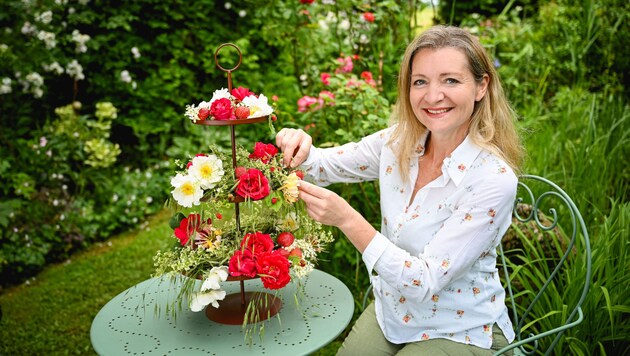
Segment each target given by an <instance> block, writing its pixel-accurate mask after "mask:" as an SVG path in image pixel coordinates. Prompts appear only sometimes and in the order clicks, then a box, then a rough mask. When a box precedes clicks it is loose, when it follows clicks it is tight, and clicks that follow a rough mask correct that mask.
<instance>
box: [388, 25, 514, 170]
mask: <svg viewBox="0 0 630 356" xmlns="http://www.w3.org/2000/svg"><path fill="white" fill-rule="evenodd" d="M425 48H430V49H440V48H456V49H458V50H460V51H462V53H464V55H465V56H466V58H467V59H468V66H469V68H470V71H471V72H472V74H473V76H474V78H475V81H476V82H477V83H480V82H481V80H482V78H483V76H484V75H485V74H487V75H488V77H489V83H488V88H487V92H486V95H484V97H483V98H482V99H481V100H480V101H478V102H476V103H475V107H474V109H473V113H472V117H471V122H470V127H469V135H470V138H471V140H472V141H473V142H474V143H475V144H477V145H478V146H480V147H482V148H484V149H486V150H488V151H489V152H491V153H493V154H495V155H496V156H498V157H500V158H501V159H503V160H504V161H505V162H506V163H507V164H508V165H509V166H510V167H511V168H512V169H513V170H514V171H515V172H518V171H519V167H520V164H521V161H522V157H523V149H522V146H521V143H520V139H519V135H518V132H517V129H516V125H515V121H516V113H515V112H514V110H513V109H512V107H511V106H510V104H509V103H508V101H507V99H506V97H505V94H504V92H503V88H502V86H501V82H500V80H499V75H498V73H497V71H496V70H495V68H494V65H493V63H492V61H491V60H490V57H489V56H488V54H487V53H486V51H485V49H484V48H483V46H482V45H481V43H480V42H479V40H478V39H477V38H476V37H474V36H473V35H471V34H470V33H469V32H467V31H466V30H463V29H461V28H458V27H455V26H442V25H438V26H434V27H431V28H430V29H428V30H426V31H424V32H423V33H422V34H420V35H419V36H418V37H416V38H415V39H414V40H413V41H412V42H411V43H410V44H409V45H408V46H407V49H406V51H405V54H404V56H403V59H402V63H401V66H400V72H399V76H398V100H397V102H396V105H395V106H394V110H393V112H392V121H393V122H397V123H398V125H397V126H396V127H395V128H394V130H393V132H392V136H391V138H390V140H389V145H390V147H392V149H393V150H394V153H395V154H396V158H397V159H398V161H399V162H400V163H401V165H400V170H401V176H402V178H403V180H404V181H408V180H409V165H408V164H405V162H409V160H410V159H411V154H412V152H414V151H415V150H416V146H417V144H418V140H419V139H420V137H421V136H422V135H424V134H425V133H426V130H427V128H426V127H425V126H424V125H423V124H422V123H420V121H419V120H418V119H417V118H416V116H415V114H414V113H413V109H412V105H411V101H410V98H409V88H410V87H411V63H412V61H413V58H414V56H415V55H416V54H417V53H418V52H420V51H421V50H422V49H425Z"/></svg>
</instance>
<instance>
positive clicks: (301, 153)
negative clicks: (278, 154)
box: [291, 134, 313, 168]
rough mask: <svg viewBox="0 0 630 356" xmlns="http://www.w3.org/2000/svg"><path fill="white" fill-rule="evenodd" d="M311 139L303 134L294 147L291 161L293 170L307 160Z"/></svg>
mask: <svg viewBox="0 0 630 356" xmlns="http://www.w3.org/2000/svg"><path fill="white" fill-rule="evenodd" d="M312 140H313V139H312V138H311V136H309V135H306V134H304V135H303V136H302V138H301V140H300V142H299V143H298V146H297V147H296V149H297V151H295V153H294V155H293V160H291V167H292V168H295V167H297V166H299V165H300V164H302V163H303V162H304V161H306V158H308V154H309V152H310V150H311V146H312Z"/></svg>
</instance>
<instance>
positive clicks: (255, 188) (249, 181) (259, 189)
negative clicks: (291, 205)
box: [236, 168, 271, 200]
mask: <svg viewBox="0 0 630 356" xmlns="http://www.w3.org/2000/svg"><path fill="white" fill-rule="evenodd" d="M270 189H271V188H270V187H269V180H268V179H267V177H265V175H264V174H263V172H261V171H259V170H258V169H256V168H250V169H248V170H247V172H246V173H244V174H243V175H241V176H240V177H239V178H238V184H237V185H236V194H238V195H240V196H242V197H243V198H246V199H251V200H260V199H263V198H265V197H266V196H268V195H269V190H270Z"/></svg>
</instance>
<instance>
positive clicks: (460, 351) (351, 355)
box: [337, 303, 512, 356]
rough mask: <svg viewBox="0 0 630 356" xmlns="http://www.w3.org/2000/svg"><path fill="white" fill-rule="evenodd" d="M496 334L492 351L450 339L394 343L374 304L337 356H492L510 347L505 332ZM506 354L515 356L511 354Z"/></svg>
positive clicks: (356, 324) (363, 314)
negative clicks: (384, 330)
mask: <svg viewBox="0 0 630 356" xmlns="http://www.w3.org/2000/svg"><path fill="white" fill-rule="evenodd" d="M492 329H493V331H492V339H493V342H492V348H491V349H489V350H488V349H483V348H481V347H478V346H474V345H466V344H463V343H460V342H456V341H451V340H447V339H432V340H424V341H417V342H411V343H407V344H393V343H391V342H389V341H387V339H385V336H383V332H382V331H381V328H380V327H379V326H378V322H377V321H376V312H375V310H374V303H372V304H370V306H368V307H367V308H366V309H365V311H364V312H363V313H362V314H361V315H360V316H359V319H357V321H356V323H355V324H354V326H353V327H352V330H351V331H350V333H349V334H348V336H347V337H346V339H345V340H344V342H343V345H341V348H340V349H339V351H337V356H357V355H359V356H385V355H398V356H411V355H430V356H442V355H457V356H460V355H471V356H473V355H475V356H477V355H479V356H481V355H483V356H489V355H492V354H493V353H494V352H496V351H498V350H500V349H502V348H503V347H505V346H507V345H508V341H507V339H506V338H505V336H503V332H502V331H501V329H500V328H499V327H498V326H496V325H495V326H494V327H493V328H492ZM506 355H512V353H511V352H509V353H506Z"/></svg>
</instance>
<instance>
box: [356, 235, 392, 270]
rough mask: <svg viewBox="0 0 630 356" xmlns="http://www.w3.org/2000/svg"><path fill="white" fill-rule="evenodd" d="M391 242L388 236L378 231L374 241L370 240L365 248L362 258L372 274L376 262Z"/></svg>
mask: <svg viewBox="0 0 630 356" xmlns="http://www.w3.org/2000/svg"><path fill="white" fill-rule="evenodd" d="M389 244H390V241H389V240H388V239H387V237H385V235H383V234H381V233H380V232H377V233H376V235H374V238H373V239H372V241H370V243H369V244H368V245H367V247H366V248H365V250H363V255H362V258H363V262H364V263H365V266H366V267H367V270H368V274H369V275H372V271H373V270H374V265H376V262H377V261H378V259H379V258H381V256H382V255H383V253H384V252H385V249H386V248H387V246H388V245H389Z"/></svg>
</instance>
